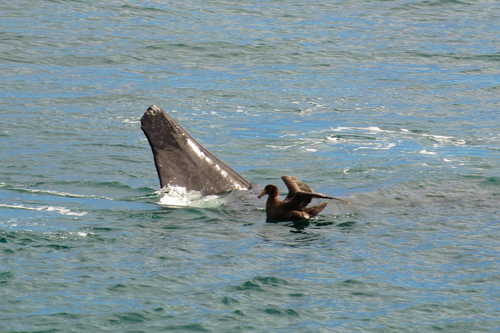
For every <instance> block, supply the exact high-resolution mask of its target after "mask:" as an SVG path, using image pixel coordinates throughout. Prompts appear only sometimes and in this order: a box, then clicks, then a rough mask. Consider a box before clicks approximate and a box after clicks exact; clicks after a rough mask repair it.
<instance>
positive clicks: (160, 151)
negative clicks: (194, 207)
mask: <svg viewBox="0 0 500 333" xmlns="http://www.w3.org/2000/svg"><path fill="white" fill-rule="evenodd" d="M141 129H142V131H143V132H144V134H145V135H146V137H147V138H148V141H149V145H150V146H151V150H152V151H153V156H154V162H155V166H156V171H157V172H158V178H159V179H160V185H161V187H162V188H163V187H166V186H182V187H185V188H186V189H187V190H188V191H199V192H201V193H202V194H203V195H210V194H221V193H224V192H229V191H232V190H248V189H249V188H250V187H251V185H250V182H249V181H248V180H246V179H245V178H244V177H243V176H241V175H240V174H239V173H237V172H236V171H234V170H233V169H232V168H230V167H229V166H228V165H227V164H225V163H224V162H222V161H221V160H220V159H218V158H217V157H216V156H215V155H213V154H212V153H210V152H209V151H208V150H206V149H205V148H204V147H203V146H202V145H200V144H199V143H198V142H196V140H195V139H194V138H193V137H192V136H191V135H189V133H188V132H186V131H185V130H184V129H183V128H182V127H181V126H180V125H179V124H178V123H177V122H176V121H175V120H174V119H173V118H172V117H171V116H169V115H168V114H167V113H166V112H165V111H163V110H162V109H161V108H159V107H158V106H156V105H151V106H150V107H149V108H148V110H147V111H146V112H145V113H144V115H143V116H142V119H141Z"/></svg>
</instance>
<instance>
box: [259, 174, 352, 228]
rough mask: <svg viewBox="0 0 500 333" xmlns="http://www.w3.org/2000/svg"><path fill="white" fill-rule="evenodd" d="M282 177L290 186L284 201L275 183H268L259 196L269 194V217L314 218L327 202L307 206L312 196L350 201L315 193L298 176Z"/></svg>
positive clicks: (276, 218) (289, 219) (286, 219)
mask: <svg viewBox="0 0 500 333" xmlns="http://www.w3.org/2000/svg"><path fill="white" fill-rule="evenodd" d="M281 179H283V181H284V182H285V185H286V187H287V188H288V195H287V197H286V198H285V199H284V200H283V201H280V199H279V193H278V187H276V186H275V185H267V186H266V187H265V188H264V190H263V191H262V192H261V193H260V194H259V196H258V198H259V199H260V198H262V197H263V196H264V195H266V194H268V195H269V197H268V198H267V202H266V215H267V218H268V219H271V220H279V221H297V220H306V219H310V218H313V217H315V216H316V215H318V214H319V212H321V211H322V210H323V208H325V207H326V204H327V202H326V201H325V202H322V203H320V204H318V205H316V206H312V207H309V208H307V205H308V204H309V203H310V202H311V200H312V198H324V199H334V200H340V201H343V202H345V203H349V201H345V200H342V199H337V198H334V197H329V196H327V195H324V194H320V193H314V191H313V190H312V188H310V187H309V186H307V185H306V184H305V183H304V182H303V181H301V180H300V179H298V178H297V177H292V176H282V177H281Z"/></svg>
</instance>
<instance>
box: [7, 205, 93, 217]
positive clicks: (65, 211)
mask: <svg viewBox="0 0 500 333" xmlns="http://www.w3.org/2000/svg"><path fill="white" fill-rule="evenodd" d="M0 207H4V208H12V209H25V210H37V211H44V212H57V213H59V214H62V215H70V216H83V215H87V212H79V213H78V212H73V211H71V210H70V209H68V208H65V207H53V206H40V207H28V206H24V205H5V204H0Z"/></svg>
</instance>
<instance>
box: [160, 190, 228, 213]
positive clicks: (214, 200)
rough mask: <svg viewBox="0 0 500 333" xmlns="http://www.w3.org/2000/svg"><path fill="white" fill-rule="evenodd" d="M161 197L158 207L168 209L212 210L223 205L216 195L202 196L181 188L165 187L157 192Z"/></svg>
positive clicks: (196, 192)
mask: <svg viewBox="0 0 500 333" xmlns="http://www.w3.org/2000/svg"><path fill="white" fill-rule="evenodd" d="M158 193H159V194H160V195H162V197H161V198H160V201H159V202H158V203H159V204H160V205H164V206H169V207H199V208H212V207H218V206H220V205H222V204H223V203H224V199H223V198H222V197H220V196H217V195H203V194H201V192H198V191H188V190H187V189H186V188H185V187H181V186H167V187H164V188H162V189H161V190H160V191H159V192H158Z"/></svg>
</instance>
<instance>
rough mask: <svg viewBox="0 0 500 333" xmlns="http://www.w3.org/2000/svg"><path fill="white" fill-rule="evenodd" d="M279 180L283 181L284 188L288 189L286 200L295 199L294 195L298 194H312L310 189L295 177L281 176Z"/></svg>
mask: <svg viewBox="0 0 500 333" xmlns="http://www.w3.org/2000/svg"><path fill="white" fill-rule="evenodd" d="M281 179H283V182H284V183H285V185H286V187H287V188H288V195H287V197H286V199H291V198H293V197H295V194H296V193H298V192H308V193H314V191H313V189H312V188H310V187H309V186H308V185H307V184H306V183H304V182H303V181H302V180H300V179H298V178H297V177H293V176H281Z"/></svg>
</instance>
